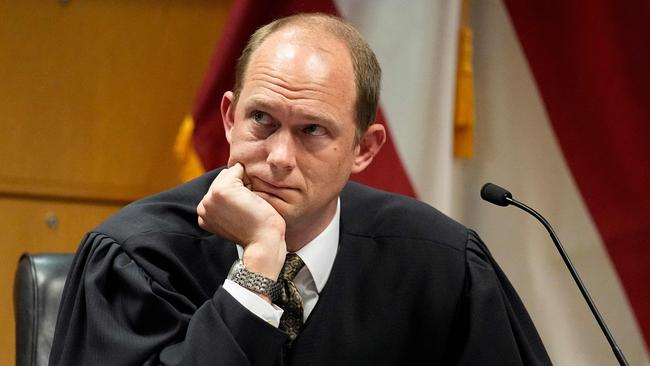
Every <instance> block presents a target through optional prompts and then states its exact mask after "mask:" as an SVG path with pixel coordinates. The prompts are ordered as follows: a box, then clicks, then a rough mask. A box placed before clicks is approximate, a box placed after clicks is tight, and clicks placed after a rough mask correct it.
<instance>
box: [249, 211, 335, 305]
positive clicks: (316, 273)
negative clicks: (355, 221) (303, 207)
mask: <svg viewBox="0 0 650 366" xmlns="http://www.w3.org/2000/svg"><path fill="white" fill-rule="evenodd" d="M340 227H341V199H340V198H339V199H338V201H337V202H336V213H334V217H333V218H332V221H330V223H329V225H327V227H326V228H325V230H323V231H322V232H321V233H320V234H318V236H317V237H315V238H314V239H313V240H312V241H310V242H309V243H307V245H305V246H304V247H302V248H301V249H300V250H298V251H297V252H296V254H298V256H300V259H302V261H303V262H305V267H307V269H308V270H309V273H310V274H311V277H312V279H313V280H314V284H315V285H316V290H317V291H318V293H320V292H321V291H322V290H323V287H324V286H325V283H326V282H327V279H328V278H329V276H330V272H332V267H333V266H334V258H335V257H336V251H337V249H338V245H339V231H340V230H339V229H340ZM237 253H238V254H239V258H240V259H241V257H242V254H243V253H244V249H243V248H242V247H241V245H239V244H237Z"/></svg>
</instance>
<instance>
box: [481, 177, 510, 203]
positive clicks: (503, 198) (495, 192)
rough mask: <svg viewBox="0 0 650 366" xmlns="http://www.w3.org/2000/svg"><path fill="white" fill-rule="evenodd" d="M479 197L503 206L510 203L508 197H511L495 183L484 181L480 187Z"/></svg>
mask: <svg viewBox="0 0 650 366" xmlns="http://www.w3.org/2000/svg"><path fill="white" fill-rule="evenodd" d="M481 198H483V199H484V200H486V201H488V202H490V203H494V204H495V205H499V206H504V207H505V206H508V205H509V204H510V200H508V199H509V198H512V194H511V193H510V192H508V191H507V190H506V189H504V188H501V187H499V186H498V185H496V184H493V183H485V184H484V185H483V188H481Z"/></svg>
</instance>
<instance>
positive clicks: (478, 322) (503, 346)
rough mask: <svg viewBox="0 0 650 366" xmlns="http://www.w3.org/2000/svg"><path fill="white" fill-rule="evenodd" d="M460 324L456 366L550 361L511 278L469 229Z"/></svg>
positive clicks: (526, 363)
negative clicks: (511, 282)
mask: <svg viewBox="0 0 650 366" xmlns="http://www.w3.org/2000/svg"><path fill="white" fill-rule="evenodd" d="M458 315H459V317H458V318H457V319H459V320H458V323H459V330H460V332H459V333H460V334H459V340H460V342H459V344H460V349H459V351H460V352H459V357H458V361H457V362H456V364H458V365H504V366H505V365H551V360H550V359H549V357H548V354H547V353H546V349H545V347H544V344H543V343H542V340H541V339H540V337H539V335H538V333H537V330H536V329H535V326H534V324H533V322H532V320H531V318H530V316H529V315H528V312H527V311H526V308H525V307H524V305H523V303H522V301H521V299H520V298H519V296H518V295H517V293H516V291H515V289H514V288H513V287H512V285H511V284H510V281H509V280H508V278H507V277H506V275H505V274H504V273H503V271H502V270H501V268H500V267H499V265H498V264H497V262H496V261H495V260H494V258H492V256H491V254H490V252H489V250H488V248H487V247H486V246H485V244H484V243H483V242H482V241H481V239H480V238H479V237H478V235H476V233H474V232H473V231H470V232H469V240H468V243H467V248H466V281H465V290H464V295H463V301H462V306H461V310H460V312H459V314H458Z"/></svg>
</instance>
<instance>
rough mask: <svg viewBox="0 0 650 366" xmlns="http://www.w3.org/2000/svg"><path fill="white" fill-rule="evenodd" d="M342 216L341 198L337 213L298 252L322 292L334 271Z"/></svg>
mask: <svg viewBox="0 0 650 366" xmlns="http://www.w3.org/2000/svg"><path fill="white" fill-rule="evenodd" d="M340 218H341V199H339V200H338V201H337V203H336V213H335V214H334V217H333V218H332V221H330V223H329V225H328V226H327V227H326V228H325V230H323V231H322V232H321V233H320V234H318V236H317V237H315V238H314V240H312V241H310V242H309V243H307V245H305V246H304V247H302V248H301V249H300V250H298V251H297V252H296V254H298V256H300V258H301V259H302V261H303V262H305V267H307V269H308V270H309V272H310V273H311V276H312V278H313V279H314V284H315V285H316V290H317V291H318V292H319V293H320V292H321V290H322V289H323V287H324V286H325V283H326V282H327V279H328V278H329V276H330V272H331V271H332V266H333V265H334V258H335V257H336V251H337V249H338V245H339V228H340V226H341V225H340V224H341V222H340Z"/></svg>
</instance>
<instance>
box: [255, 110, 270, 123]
mask: <svg viewBox="0 0 650 366" xmlns="http://www.w3.org/2000/svg"><path fill="white" fill-rule="evenodd" d="M251 117H252V118H253V120H254V121H255V122H256V123H259V124H261V125H263V126H271V125H272V124H273V121H272V120H271V116H269V115H268V114H266V113H264V112H260V111H254V112H253V113H251Z"/></svg>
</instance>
